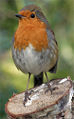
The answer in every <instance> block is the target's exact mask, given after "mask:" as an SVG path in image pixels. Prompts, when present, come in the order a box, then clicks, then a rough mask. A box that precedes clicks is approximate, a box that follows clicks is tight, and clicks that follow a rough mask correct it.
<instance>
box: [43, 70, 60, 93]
mask: <svg viewBox="0 0 74 119" xmlns="http://www.w3.org/2000/svg"><path fill="white" fill-rule="evenodd" d="M45 76H46V79H47V82H50V81H49V79H48V75H47V73H46V72H45ZM47 86H48V89H47V90H46V91H45V93H46V92H48V91H49V90H50V92H51V94H52V91H53V90H55V89H58V87H51V85H50V83H48V84H47Z"/></svg>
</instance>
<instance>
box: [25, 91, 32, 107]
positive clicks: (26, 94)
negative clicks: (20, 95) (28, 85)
mask: <svg viewBox="0 0 74 119" xmlns="http://www.w3.org/2000/svg"><path fill="white" fill-rule="evenodd" d="M30 94H31V93H28V91H26V92H25V98H24V102H23V104H24V106H25V103H26V102H27V100H30V97H29V96H30Z"/></svg>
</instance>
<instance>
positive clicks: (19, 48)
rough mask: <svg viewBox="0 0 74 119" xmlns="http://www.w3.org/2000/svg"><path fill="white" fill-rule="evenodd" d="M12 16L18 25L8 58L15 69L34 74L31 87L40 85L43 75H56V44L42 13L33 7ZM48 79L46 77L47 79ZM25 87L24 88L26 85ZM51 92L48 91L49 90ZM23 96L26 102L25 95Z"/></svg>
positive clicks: (30, 6) (27, 7) (25, 8)
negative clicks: (48, 73) (14, 16)
mask: <svg viewBox="0 0 74 119" xmlns="http://www.w3.org/2000/svg"><path fill="white" fill-rule="evenodd" d="M16 17H18V18H19V25H18V28H17V30H16V32H15V35H14V41H13V46H12V56H13V60H14V63H15V65H16V67H17V68H18V69H20V70H21V71H22V72H24V73H29V80H30V74H33V75H34V78H35V81H34V86H37V85H40V84H42V82H43V72H45V75H46V77H47V74H46V72H47V71H50V72H52V73H54V72H56V67H57V61H58V45H57V41H56V40H55V36H54V32H53V31H52V30H51V28H50V25H49V23H48V21H47V19H46V18H45V16H44V14H43V13H42V11H41V9H40V8H39V7H37V6H35V5H29V6H26V7H24V8H23V9H22V10H21V11H20V12H19V13H18V14H17V15H16ZM47 79H48V77H47ZM27 88H28V85H27ZM50 90H51V91H52V88H51V87H50ZM26 95H27V96H25V101H27V98H28V94H27V93H26Z"/></svg>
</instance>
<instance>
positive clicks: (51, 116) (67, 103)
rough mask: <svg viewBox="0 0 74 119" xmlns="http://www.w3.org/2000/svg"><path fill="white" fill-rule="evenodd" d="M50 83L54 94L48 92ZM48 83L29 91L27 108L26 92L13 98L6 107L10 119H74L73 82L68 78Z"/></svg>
mask: <svg viewBox="0 0 74 119" xmlns="http://www.w3.org/2000/svg"><path fill="white" fill-rule="evenodd" d="M48 83H50V85H51V87H52V88H53V89H54V90H53V92H52V94H51V93H50V90H48V86H47V85H48ZM48 83H45V84H42V85H41V86H39V87H36V88H33V89H30V90H28V93H31V94H30V96H29V98H30V100H29V99H28V101H27V102H26V103H25V106H24V105H23V101H24V95H25V92H22V93H20V94H15V95H14V96H12V97H11V98H10V99H9V101H8V102H7V104H6V105H5V111H6V113H7V116H8V119H60V117H64V118H65V119H72V114H71V99H72V96H73V85H72V80H71V79H70V77H67V78H63V79H54V80H51V81H50V82H48ZM46 90H48V91H46Z"/></svg>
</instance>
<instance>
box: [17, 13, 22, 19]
mask: <svg viewBox="0 0 74 119" xmlns="http://www.w3.org/2000/svg"><path fill="white" fill-rule="evenodd" d="M15 16H16V17H18V18H20V19H21V18H23V17H24V16H23V15H21V14H16V15H15Z"/></svg>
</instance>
